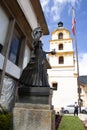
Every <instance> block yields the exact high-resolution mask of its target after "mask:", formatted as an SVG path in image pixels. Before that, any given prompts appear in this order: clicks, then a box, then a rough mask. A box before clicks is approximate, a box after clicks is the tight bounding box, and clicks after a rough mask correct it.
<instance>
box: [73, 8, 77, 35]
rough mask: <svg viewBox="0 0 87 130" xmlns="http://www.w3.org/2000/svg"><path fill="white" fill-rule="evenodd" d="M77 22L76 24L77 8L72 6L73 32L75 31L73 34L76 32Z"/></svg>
mask: <svg viewBox="0 0 87 130" xmlns="http://www.w3.org/2000/svg"><path fill="white" fill-rule="evenodd" d="M75 24H76V18H75V10H74V8H73V7H72V33H73V35H75V34H76V27H75Z"/></svg>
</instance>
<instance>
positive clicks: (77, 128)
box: [58, 116, 85, 130]
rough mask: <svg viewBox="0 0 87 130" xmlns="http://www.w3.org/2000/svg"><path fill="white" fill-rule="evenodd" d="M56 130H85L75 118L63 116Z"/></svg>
mask: <svg viewBox="0 0 87 130" xmlns="http://www.w3.org/2000/svg"><path fill="white" fill-rule="evenodd" d="M58 130H85V128H84V126H83V123H82V122H81V120H80V119H79V118H78V117H77V116H63V117H62V120H61V122H60V125H59V128H58Z"/></svg>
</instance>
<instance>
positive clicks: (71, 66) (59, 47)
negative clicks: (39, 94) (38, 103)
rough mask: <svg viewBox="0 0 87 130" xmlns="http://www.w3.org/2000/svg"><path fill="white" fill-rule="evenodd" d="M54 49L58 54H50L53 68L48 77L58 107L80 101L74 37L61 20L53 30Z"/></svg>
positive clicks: (52, 41) (53, 100)
mask: <svg viewBox="0 0 87 130" xmlns="http://www.w3.org/2000/svg"><path fill="white" fill-rule="evenodd" d="M53 49H55V51H56V54H55V55H50V54H49V62H50V64H51V67H52V69H49V70H48V77H49V83H50V86H51V87H52V89H53V98H52V104H53V105H54V108H55V109H58V108H61V107H63V106H65V105H70V104H74V103H75V102H78V91H77V90H78V89H77V88H78V87H77V71H76V70H77V69H76V65H75V60H74V51H73V44H72V38H71V37H70V32H69V30H67V29H66V28H64V27H63V23H62V22H59V23H58V28H57V29H56V30H55V31H53V32H52V39H51V40H50V51H52V50H53Z"/></svg>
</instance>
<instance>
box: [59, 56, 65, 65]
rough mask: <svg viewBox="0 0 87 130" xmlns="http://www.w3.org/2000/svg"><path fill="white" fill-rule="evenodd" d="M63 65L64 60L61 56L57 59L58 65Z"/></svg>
mask: <svg viewBox="0 0 87 130" xmlns="http://www.w3.org/2000/svg"><path fill="white" fill-rule="evenodd" d="M63 63H64V58H63V56H60V57H59V64H63Z"/></svg>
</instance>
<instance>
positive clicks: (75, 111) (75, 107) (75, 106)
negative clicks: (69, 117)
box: [74, 102, 78, 116]
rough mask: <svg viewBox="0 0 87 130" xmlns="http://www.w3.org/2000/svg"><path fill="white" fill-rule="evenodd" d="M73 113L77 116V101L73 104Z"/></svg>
mask: <svg viewBox="0 0 87 130" xmlns="http://www.w3.org/2000/svg"><path fill="white" fill-rule="evenodd" d="M75 115H77V116H78V104H77V102H75V105H74V116H75Z"/></svg>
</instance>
